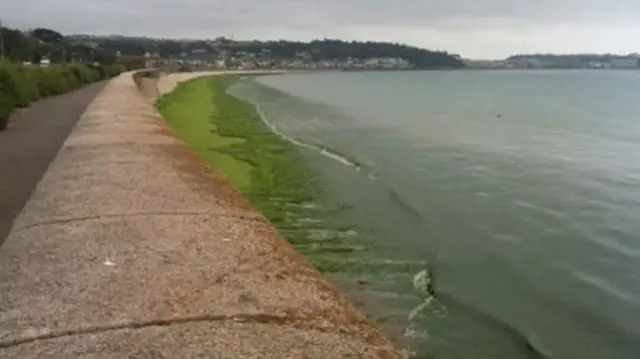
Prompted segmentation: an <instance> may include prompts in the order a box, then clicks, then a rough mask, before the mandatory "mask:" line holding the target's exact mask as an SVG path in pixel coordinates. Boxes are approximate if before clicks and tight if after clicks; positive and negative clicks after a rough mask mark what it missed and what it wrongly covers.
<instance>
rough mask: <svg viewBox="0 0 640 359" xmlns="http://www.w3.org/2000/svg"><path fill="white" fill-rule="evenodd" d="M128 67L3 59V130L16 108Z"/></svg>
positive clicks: (0, 62)
mask: <svg viewBox="0 0 640 359" xmlns="http://www.w3.org/2000/svg"><path fill="white" fill-rule="evenodd" d="M125 70H126V68H125V67H124V66H122V65H111V66H101V65H98V66H93V65H77V64H72V65H56V66H51V67H39V66H26V65H25V66H23V65H19V64H16V63H12V62H9V61H7V60H2V59H0V130H3V129H4V128H5V127H6V126H7V123H8V122H9V117H10V116H11V113H12V112H13V110H14V109H16V108H21V107H26V106H28V105H29V104H30V103H31V102H33V101H36V100H38V99H41V98H44V97H47V96H52V95H59V94H63V93H65V92H69V91H72V90H74V89H76V88H78V87H80V86H82V85H85V84H89V83H92V82H96V81H101V80H105V79H108V78H111V77H113V76H116V75H118V74H120V73H121V72H123V71H125Z"/></svg>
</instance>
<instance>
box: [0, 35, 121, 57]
mask: <svg viewBox="0 0 640 359" xmlns="http://www.w3.org/2000/svg"><path fill="white" fill-rule="evenodd" d="M0 31H1V32H0V34H1V36H2V49H1V50H2V54H1V55H2V56H3V57H5V58H6V59H9V60H11V61H16V62H30V63H34V64H39V63H40V62H41V61H42V59H43V58H47V59H49V61H51V63H60V64H64V63H71V62H92V63H100V64H103V65H112V64H114V63H115V62H116V57H115V56H113V55H112V54H109V53H108V51H105V49H102V48H100V47H99V46H90V45H87V44H86V43H82V42H76V41H72V40H70V39H67V38H65V37H64V36H63V35H62V34H60V33H59V32H57V31H54V30H51V29H45V28H36V29H33V30H29V31H21V30H18V29H11V28H7V27H1V28H0Z"/></svg>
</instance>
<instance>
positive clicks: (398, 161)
mask: <svg viewBox="0 0 640 359" xmlns="http://www.w3.org/2000/svg"><path fill="white" fill-rule="evenodd" d="M232 92H233V93H234V94H236V95H238V96H240V97H242V98H245V99H249V100H250V101H252V102H254V103H255V104H257V105H258V107H259V109H260V111H261V112H262V114H263V115H264V117H265V119H267V120H268V121H269V122H270V123H271V124H272V125H273V126H275V127H274V128H275V129H276V130H277V131H279V132H280V133H281V134H282V135H285V136H288V137H289V138H290V139H291V140H293V141H294V142H296V143H297V144H298V145H300V146H301V147H300V148H301V152H302V153H303V156H304V157H305V159H307V160H308V161H309V163H310V164H311V165H312V166H314V167H315V168H316V169H317V173H318V175H319V181H320V183H322V185H323V186H324V187H325V188H326V189H327V191H328V195H329V196H333V198H335V199H337V200H339V201H340V202H341V203H344V204H346V205H347V206H349V207H350V209H349V210H346V211H344V213H343V214H342V215H341V216H342V218H341V219H340V220H342V221H344V222H345V223H347V222H348V223H351V224H353V225H354V226H356V227H357V233H358V235H357V236H354V237H358V238H357V239H355V238H354V239H345V241H349V240H353V241H354V243H355V242H356V241H357V246H358V248H362V250H361V251H354V252H349V253H347V254H335V256H336V258H338V257H339V256H342V260H344V261H347V262H348V261H359V262H361V263H367V264H366V265H363V266H361V267H360V270H349V269H345V270H344V271H343V272H345V273H341V272H340V271H339V270H338V271H336V273H333V274H331V275H332V277H333V279H334V281H335V282H336V283H337V284H338V285H339V286H341V287H342V289H343V290H344V291H345V293H346V295H347V296H348V297H350V299H352V300H353V301H354V302H356V303H357V304H358V305H360V306H361V308H363V310H364V311H366V312H367V313H368V314H369V315H370V316H371V317H372V318H374V319H375V320H376V321H377V322H378V323H380V326H381V327H383V328H385V329H386V330H388V331H389V333H390V335H392V336H393V337H394V338H396V340H397V341H398V342H399V343H402V345H407V346H408V347H410V348H411V350H412V351H413V352H414V355H415V356H416V357H420V358H437V359H453V358H464V359H466V358H469V359H471V358H473V359H483V358H489V359H493V358H505V359H507V358H508V359H518V358H546V357H552V358H562V359H591V358H593V359H617V358H621V359H622V358H629V359H638V358H640V157H639V156H640V72H631V71H629V72H627V71H494V72H483V71H450V72H395V73H394V72H387V73H327V74H295V75H283V76H269V77H262V78H258V79H257V80H253V81H249V82H244V83H241V84H239V85H237V86H236V87H235V88H233V89H232ZM345 268H347V267H345ZM424 270H426V271H424ZM420 281H423V282H425V281H427V282H428V281H431V285H430V286H427V287H429V288H425V287H424V286H423V287H422V288H420V283H415V282H420ZM423 284H424V283H423Z"/></svg>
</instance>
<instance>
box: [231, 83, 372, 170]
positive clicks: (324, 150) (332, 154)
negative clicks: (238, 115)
mask: <svg viewBox="0 0 640 359" xmlns="http://www.w3.org/2000/svg"><path fill="white" fill-rule="evenodd" d="M230 90H231V88H229V89H227V94H229V95H231V96H234V97H237V98H240V99H241V100H244V101H247V102H248V103H250V104H251V105H253V106H254V107H255V109H256V112H257V113H258V115H259V116H260V120H262V122H263V123H264V124H265V125H266V126H267V127H268V128H269V130H271V132H273V133H274V134H275V135H276V136H278V137H280V138H281V139H283V140H285V141H287V142H289V143H291V144H293V145H295V146H298V147H302V148H306V149H310V150H313V151H316V152H318V153H319V154H321V155H323V156H325V157H327V158H330V159H332V160H334V161H337V162H340V163H342V164H343V165H345V166H349V167H353V168H355V170H356V171H360V170H361V169H362V167H363V166H362V165H361V164H360V163H359V162H357V161H355V160H353V159H350V158H348V157H347V156H346V155H344V154H341V153H339V152H338V151H336V150H333V149H331V148H329V147H328V146H325V145H322V144H319V145H315V144H311V143H308V142H305V141H302V140H300V139H297V138H295V137H291V136H288V135H286V134H284V133H283V132H282V131H280V129H279V128H278V126H276V125H275V124H274V123H273V122H271V121H269V119H268V118H267V116H266V114H265V113H264V111H263V110H262V108H261V106H260V104H259V103H257V102H256V101H252V100H251V99H248V98H242V97H240V96H238V95H237V94H234V93H232V92H231V91H230Z"/></svg>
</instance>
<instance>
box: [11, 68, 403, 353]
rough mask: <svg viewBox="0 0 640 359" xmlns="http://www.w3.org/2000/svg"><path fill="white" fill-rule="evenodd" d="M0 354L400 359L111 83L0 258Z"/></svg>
mask: <svg viewBox="0 0 640 359" xmlns="http://www.w3.org/2000/svg"><path fill="white" fill-rule="evenodd" d="M161 81H162V80H161ZM0 357H2V358H77V357H82V358H122V357H135V358H191V357H202V358H278V359H280V358H319V359H320V358H322V359H324V358H401V357H402V354H401V353H400V352H399V351H397V350H396V349H395V348H394V347H393V345H392V344H391V343H390V341H389V340H387V338H385V337H384V336H383V335H382V334H381V333H380V332H379V331H378V329H377V328H375V327H374V326H373V325H371V324H369V323H368V321H367V320H366V318H365V317H364V316H363V315H362V314H361V313H359V312H358V311H357V310H356V309H355V308H354V307H353V306H352V305H351V304H350V303H348V302H347V301H346V300H345V299H344V298H343V297H342V296H341V295H340V294H339V293H338V292H337V291H336V289H335V288H334V287H333V286H332V285H331V284H330V283H329V282H328V281H327V280H326V279H325V278H324V277H322V276H321V275H320V273H318V272H317V271H316V270H315V269H314V268H312V267H311V266H310V265H309V264H308V263H307V261H306V260H305V259H304V258H303V257H301V256H300V255H299V254H298V253H296V251H295V250H294V248H293V247H292V246H291V245H289V244H288V243H286V242H284V241H283V240H282V239H281V238H280V237H279V236H278V234H277V232H276V231H275V230H274V228H273V227H272V226H271V225H270V224H269V223H268V222H267V221H266V220H265V219H264V218H263V217H262V216H261V215H260V213H258V212H257V211H256V210H255V209H253V208H252V206H251V205H250V204H249V203H248V202H247V201H246V200H245V199H244V198H243V197H242V196H241V195H239V194H238V192H236V191H235V189H234V188H233V187H232V186H231V185H229V183H228V182H227V181H225V180H224V179H223V178H222V177H221V176H220V175H218V174H217V173H213V172H211V171H209V170H207V168H206V166H205V164H204V163H203V162H202V161H201V160H200V159H199V158H198V156H197V155H196V154H195V153H194V152H193V151H192V150H190V149H189V148H188V147H187V146H185V145H184V144H183V143H181V142H180V141H178V140H177V139H176V138H175V137H174V136H173V135H172V131H171V130H170V129H169V128H168V127H167V126H166V125H165V122H164V121H163V119H162V118H161V117H160V116H159V114H158V113H157V111H156V110H155V108H154V107H153V105H152V104H151V101H150V100H149V98H147V97H146V96H143V95H141V94H140V93H139V92H138V89H137V88H136V86H135V84H134V82H133V81H132V78H131V74H124V75H122V76H120V77H119V78H117V79H114V80H112V81H111V82H110V83H109V84H108V85H107V86H106V88H105V89H104V91H102V92H101V93H100V94H99V95H98V96H97V97H96V99H95V100H94V101H93V102H92V104H91V105H90V106H89V108H88V110H87V112H86V113H85V114H84V115H83V116H82V118H81V120H80V121H79V122H78V124H77V126H76V127H75V128H74V130H73V132H72V133H71V135H70V136H69V138H68V139H67V141H66V142H65V144H64V146H63V147H62V149H61V150H60V152H59V154H58V156H57V157H56V159H55V160H54V161H53V162H52V164H51V166H50V168H49V170H48V171H47V173H46V174H45V176H44V177H43V179H42V181H41V182H40V183H39V184H38V186H37V188H36V190H35V191H34V193H33V195H32V197H31V199H30V200H29V201H28V203H27V205H26V206H25V208H24V210H23V211H22V212H21V214H20V215H19V216H18V218H17V219H16V221H15V226H14V229H13V230H12V231H11V233H10V234H9V236H8V238H7V241H6V243H5V245H4V246H3V247H2V248H1V249H0Z"/></svg>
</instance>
